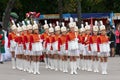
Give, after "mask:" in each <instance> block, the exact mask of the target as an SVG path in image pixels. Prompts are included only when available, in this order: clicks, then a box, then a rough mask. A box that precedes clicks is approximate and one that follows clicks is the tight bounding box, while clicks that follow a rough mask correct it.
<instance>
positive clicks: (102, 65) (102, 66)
mask: <svg viewBox="0 0 120 80" xmlns="http://www.w3.org/2000/svg"><path fill="white" fill-rule="evenodd" d="M101 69H102V74H104V64H103V62H101Z"/></svg>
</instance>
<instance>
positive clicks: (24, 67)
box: [23, 60, 26, 71]
mask: <svg viewBox="0 0 120 80" xmlns="http://www.w3.org/2000/svg"><path fill="white" fill-rule="evenodd" d="M23 71H26V60H24V70H23Z"/></svg>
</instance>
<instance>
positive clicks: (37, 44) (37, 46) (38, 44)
mask: <svg viewBox="0 0 120 80" xmlns="http://www.w3.org/2000/svg"><path fill="white" fill-rule="evenodd" d="M32 51H43V46H42V43H41V42H35V43H33V44H32Z"/></svg>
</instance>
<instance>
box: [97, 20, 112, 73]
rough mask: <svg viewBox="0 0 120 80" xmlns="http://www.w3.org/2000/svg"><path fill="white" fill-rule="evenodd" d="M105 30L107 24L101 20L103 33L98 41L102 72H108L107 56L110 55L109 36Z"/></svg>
mask: <svg viewBox="0 0 120 80" xmlns="http://www.w3.org/2000/svg"><path fill="white" fill-rule="evenodd" d="M105 30H106V29H105V26H104V25H103V23H102V22H101V26H100V31H101V35H100V36H99V37H98V39H97V42H98V44H99V52H100V57H101V68H102V74H107V57H108V56H109V55H110V42H109V39H108V36H106V33H105Z"/></svg>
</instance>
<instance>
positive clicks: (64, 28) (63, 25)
mask: <svg viewBox="0 0 120 80" xmlns="http://www.w3.org/2000/svg"><path fill="white" fill-rule="evenodd" d="M65 31H67V28H66V27H65V24H64V22H62V27H61V32H65Z"/></svg>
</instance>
